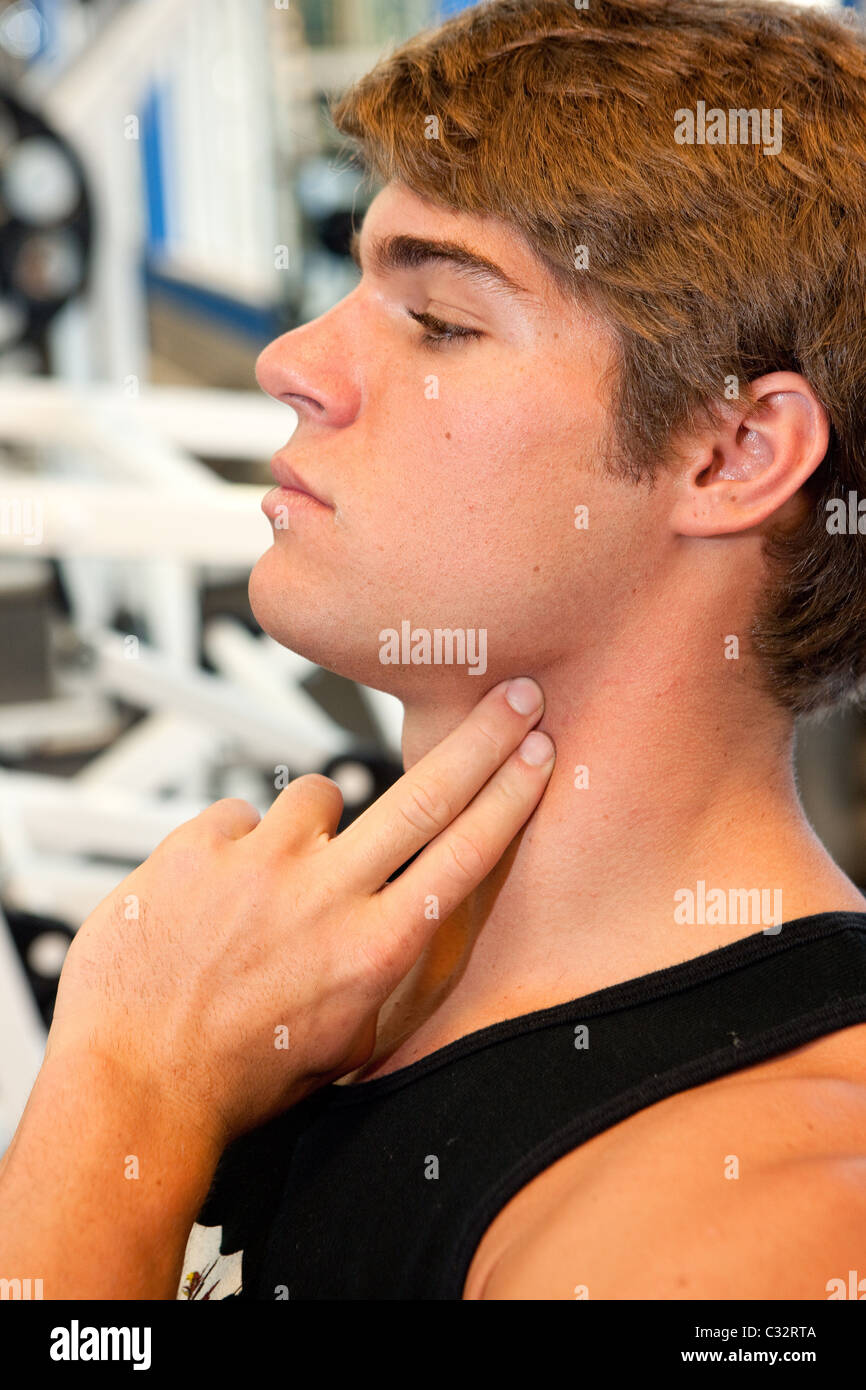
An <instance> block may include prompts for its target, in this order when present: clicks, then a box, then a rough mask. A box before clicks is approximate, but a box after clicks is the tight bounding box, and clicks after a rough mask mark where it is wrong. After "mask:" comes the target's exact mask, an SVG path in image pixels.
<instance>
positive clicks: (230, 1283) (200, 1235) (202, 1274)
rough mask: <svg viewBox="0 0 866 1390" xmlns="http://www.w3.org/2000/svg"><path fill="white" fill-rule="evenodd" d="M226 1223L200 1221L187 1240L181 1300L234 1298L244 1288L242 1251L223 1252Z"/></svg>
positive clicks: (180, 1287)
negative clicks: (221, 1250)
mask: <svg viewBox="0 0 866 1390" xmlns="http://www.w3.org/2000/svg"><path fill="white" fill-rule="evenodd" d="M222 1237H223V1228H222V1226H199V1224H198V1223H197V1222H196V1223H195V1225H194V1226H193V1228H192V1230H191V1231H190V1234H189V1240H188V1241H187V1243H186V1253H185V1254H184V1257H183V1273H182V1274H181V1276H180V1284H179V1285H178V1290H177V1297H178V1298H179V1299H182V1298H189V1299H193V1298H195V1299H201V1300H202V1301H204V1300H206V1299H209V1298H231V1296H232V1294H235V1293H240V1290H241V1260H242V1258H243V1251H242V1250H235V1251H233V1252H232V1254H231V1255H221V1254H220V1244H221V1242H222Z"/></svg>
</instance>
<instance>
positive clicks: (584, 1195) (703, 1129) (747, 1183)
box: [467, 1027, 866, 1300]
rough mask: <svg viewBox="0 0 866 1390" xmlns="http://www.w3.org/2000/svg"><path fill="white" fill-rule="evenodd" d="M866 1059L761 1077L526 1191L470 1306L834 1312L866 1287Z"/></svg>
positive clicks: (568, 1165)
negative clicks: (751, 1307)
mask: <svg viewBox="0 0 866 1390" xmlns="http://www.w3.org/2000/svg"><path fill="white" fill-rule="evenodd" d="M846 1031H847V1032H848V1033H849V1034H851V1035H855V1034H856V1035H857V1038H858V1040H860V1039H862V1038H863V1033H864V1029H863V1028H862V1027H858V1029H851V1030H846ZM821 1041H823V1040H821ZM850 1043H851V1038H848V1039H845V1040H844V1042H843V1043H842V1048H843V1051H844V1048H845V1047H848V1046H850ZM806 1051H807V1049H802V1050H801V1052H803V1053H805V1052H806ZM819 1051H820V1049H819ZM836 1054H838V1049H837V1050H836ZM836 1054H834V1055H836ZM810 1055H811V1054H810ZM838 1055H843V1054H838ZM791 1056H792V1057H793V1058H795V1059H798V1057H799V1054H791ZM862 1061H863V1058H862V1056H861V1058H860V1063H861V1065H859V1066H857V1067H856V1068H855V1071H854V1072H853V1073H852V1072H850V1071H849V1069H847V1068H846V1069H845V1071H846V1074H845V1075H820V1074H814V1072H815V1068H814V1066H811V1067H806V1068H805V1070H804V1069H803V1067H802V1066H801V1067H799V1068H798V1066H797V1065H796V1062H795V1065H794V1066H793V1067H792V1069H791V1070H789V1071H786V1070H785V1069H784V1066H782V1067H781V1068H779V1067H777V1068H775V1069H774V1068H773V1067H772V1065H770V1066H769V1067H767V1068H764V1067H755V1068H750V1069H748V1070H747V1071H744V1072H743V1073H741V1074H739V1075H738V1076H736V1077H734V1076H729V1077H725V1078H722V1079H721V1080H720V1081H719V1082H714V1083H710V1084H708V1085H705V1086H700V1087H696V1088H695V1089H694V1090H691V1091H687V1092H683V1093H680V1094H678V1095H676V1096H672V1097H670V1098H669V1099H667V1100H665V1101H662V1102H660V1103H658V1104H656V1105H653V1106H650V1107H648V1108H647V1109H646V1110H644V1111H641V1112H639V1113H638V1114H637V1115H634V1116H632V1117H631V1118H630V1119H628V1120H626V1121H624V1122H623V1123H622V1124H619V1125H616V1126H614V1127H613V1128H612V1129H610V1130H607V1131H605V1132H604V1133H603V1134H601V1135H598V1136H596V1138H595V1139H592V1140H590V1141H589V1142H588V1143H587V1144H585V1145H583V1146H581V1148H580V1149H578V1150H575V1151H574V1152H573V1153H571V1154H568V1155H566V1156H565V1158H563V1159H561V1160H560V1161H559V1163H557V1164H554V1165H553V1166H552V1167H551V1168H550V1169H548V1170H546V1172H545V1173H543V1174H541V1175H540V1180H536V1183H535V1184H530V1185H529V1186H530V1187H533V1186H535V1187H536V1191H535V1193H534V1194H532V1200H530V1201H529V1202H528V1203H527V1204H526V1205H525V1212H526V1219H525V1220H524V1221H522V1222H519V1223H517V1224H516V1225H514V1226H513V1227H512V1234H513V1238H512V1239H510V1240H508V1241H507V1242H506V1243H504V1244H502V1245H501V1247H500V1250H499V1252H498V1257H497V1258H496V1260H495V1262H493V1263H492V1264H491V1265H490V1267H489V1272H488V1273H487V1274H486V1275H485V1277H484V1279H483V1282H479V1284H478V1285H477V1291H476V1292H474V1293H467V1296H469V1297H476V1298H483V1299H545V1300H546V1299H574V1298H590V1299H707V1298H717V1299H752V1298H756V1299H790V1298H794V1299H826V1298H827V1297H828V1296H829V1290H830V1289H832V1288H833V1287H834V1285H833V1284H832V1283H831V1281H833V1280H838V1279H840V1278H841V1279H844V1280H847V1278H848V1271H849V1270H851V1269H862V1273H863V1275H864V1276H866V1267H864V1266H863V1250H864V1248H866V1068H864V1067H863V1066H862ZM819 1071H820V1067H819ZM861 1071H862V1072H863V1077H862V1079H861V1077H860V1075H859V1073H860V1072H861ZM525 1191H526V1193H527V1196H530V1194H529V1189H526V1190H525ZM545 1192H546V1193H547V1195H548V1197H549V1198H550V1200H545V1197H544V1193H545ZM522 1197H523V1194H518V1201H519V1199H520V1198H522Z"/></svg>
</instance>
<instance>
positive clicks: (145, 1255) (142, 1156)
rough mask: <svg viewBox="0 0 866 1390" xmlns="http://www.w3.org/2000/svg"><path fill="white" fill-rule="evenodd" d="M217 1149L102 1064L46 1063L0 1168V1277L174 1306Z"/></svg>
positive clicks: (54, 1291) (83, 1060) (159, 1100)
mask: <svg viewBox="0 0 866 1390" xmlns="http://www.w3.org/2000/svg"><path fill="white" fill-rule="evenodd" d="M218 1158H219V1146H218V1145H217V1144H216V1143H215V1142H214V1141H213V1140H212V1139H211V1138H209V1137H208V1136H206V1135H205V1134H204V1133H202V1132H201V1131H200V1130H199V1129H198V1128H197V1127H196V1126H195V1125H194V1124H192V1123H191V1122H189V1121H188V1120H187V1118H186V1117H185V1116H183V1115H182V1113H181V1112H179V1111H178V1110H177V1109H174V1108H172V1107H171V1106H170V1104H169V1102H168V1100H167V1098H166V1097H165V1096H162V1095H160V1094H158V1093H155V1092H150V1093H142V1091H141V1089H139V1088H136V1087H133V1086H132V1085H131V1084H130V1080H129V1077H128V1074H127V1073H125V1072H124V1071H123V1069H122V1068H121V1067H119V1066H117V1065H115V1064H113V1063H111V1062H109V1061H106V1060H104V1059H99V1058H95V1057H89V1056H88V1057H77V1058H76V1059H75V1062H74V1064H73V1063H72V1062H71V1061H69V1060H66V1059H64V1061H63V1062H59V1061H46V1062H45V1063H44V1065H43V1068H42V1070H41V1072H40V1073H39V1077H38V1079H37V1082H36V1085H35V1086H34V1088H33V1092H32V1094H31V1096H30V1100H29V1101H28V1104H27V1109H26V1110H25V1113H24V1115H23V1117H22V1120H21V1124H20V1125H19V1127H18V1130H17V1132H16V1134H15V1137H14V1139H13V1141H12V1143H11V1144H10V1146H9V1149H8V1151H7V1153H6V1155H5V1157H4V1160H3V1162H2V1164H0V1279H4V1278H5V1279H27V1278H29V1279H31V1280H33V1279H41V1280H42V1291H43V1296H44V1297H45V1298H46V1299H64V1298H72V1299H78V1298H81V1299H100V1298H108V1299H136V1298H141V1299H169V1298H174V1296H175V1293H176V1290H177V1284H178V1280H179V1278H180V1274H181V1264H182V1260H183V1252H184V1249H185V1246H186V1241H187V1237H188V1235H189V1231H190V1228H191V1226H192V1224H193V1222H194V1220H195V1217H196V1215H197V1213H198V1211H199V1209H200V1207H201V1205H202V1203H203V1201H204V1198H205V1196H206V1194H207V1190H208V1187H209V1186H210V1182H211V1179H212V1177H213V1172H214V1169H215V1167H216V1163H217V1160H218Z"/></svg>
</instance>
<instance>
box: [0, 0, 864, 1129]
mask: <svg viewBox="0 0 866 1390" xmlns="http://www.w3.org/2000/svg"><path fill="white" fill-rule="evenodd" d="M463 8H466V6H465V4H463V3H460V0H451V2H450V3H449V0H207V3H206V4H205V3H204V0H0V644H2V650H3V651H4V652H5V657H6V659H5V660H4V661H3V662H2V663H0V1151H2V1149H3V1148H5V1145H6V1143H7V1141H8V1139H9V1138H10V1137H11V1134H12V1132H13V1130H14V1128H15V1125H16V1124H17V1121H18V1118H19V1116H20V1112H21V1110H22V1109H23V1106H24V1102H25V1100H26V1097H27V1095H28V1093H29V1090H30V1087H31V1086H32V1083H33V1080H34V1078H35V1075H36V1072H37V1070H38V1067H39V1065H40V1062H41V1058H42V1052H43V1049H44V1042H45V1031H46V1027H47V1024H48V1023H49V1022H50V1018H51V1010H52V1006H53V1000H54V995H55V990H56V983H57V977H58V975H59V972H60V968H61V966H62V963H63V958H64V955H65V952H66V949H67V947H68V943H69V941H70V940H71V938H72V935H73V933H74V932H75V930H76V928H77V927H78V925H79V924H80V923H81V921H82V920H83V919H84V918H85V917H86V916H87V915H88V914H89V913H90V912H91V911H92V909H93V908H94V907H95V906H96V904H97V903H98V902H99V901H100V900H101V899H102V898H103V897H104V896H105V895H106V894H107V893H109V892H110V891H111V890H112V889H113V888H114V887H115V886H116V885H117V883H118V882H119V881H120V880H121V879H123V878H124V877H125V876H126V875H127V873H129V872H130V870H131V869H132V868H133V867H134V866H135V865H136V864H138V863H140V862H141V860H142V859H144V858H146V857H147V855H148V854H149V853H150V852H151V850H152V849H153V847H154V846H155V845H156V844H157V843H158V841H159V840H161V839H162V838H163V837H164V836H165V835H166V834H168V832H169V831H170V830H171V829H173V828H174V826H176V825H177V824H179V823H180V822H181V821H183V820H187V819H188V818H189V817H190V816H192V815H195V814H196V813H197V812H198V811H199V810H201V809H202V808H203V807H204V806H205V805H207V804H208V803H209V802H211V801H213V800H214V799H216V798H217V797H221V796H242V797H244V798H246V799H247V800H249V801H251V802H253V803H254V804H255V805H257V806H258V807H259V809H260V810H261V811H262V812H264V811H265V810H266V809H267V807H268V805H270V803H271V801H272V800H273V798H274V797H275V796H276V795H277V794H278V792H279V790H281V788H282V786H284V785H285V784H286V782H287V781H288V780H289V779H290V778H292V777H295V776H297V775H299V774H301V773H304V772H309V771H319V772H324V773H326V774H327V775H328V776H331V777H334V778H335V780H337V781H338V783H339V784H340V786H341V788H342V790H343V794H344V798H345V807H346V809H345V813H344V821H343V823H344V824H345V823H347V822H348V821H349V820H351V819H352V818H354V816H355V815H357V814H359V812H360V811H362V810H363V809H364V808H365V807H366V806H367V805H369V804H370V802H371V801H372V800H374V799H375V798H376V797H377V796H378V795H380V794H381V792H382V791H384V789H385V788H386V787H387V786H388V785H389V784H390V782H391V781H393V780H394V778H395V777H397V776H398V775H399V774H400V772H401V770H402V769H401V765H400V760H399V748H400V724H401V706H400V705H399V703H398V702H397V701H396V700H394V699H392V698H391V697H390V696H386V695H382V694H380V693H378V692H375V691H371V690H368V689H366V688H362V687H359V686H356V685H353V684H352V683H350V682H347V681H344V680H341V679H340V678H339V677H337V676H334V675H332V674H330V673H327V672H324V671H322V670H320V669H318V668H316V667H314V666H312V665H311V663H309V662H307V661H306V660H304V659H303V658H301V657H299V656H297V655H296V654H294V653H292V652H289V651H286V650H285V649H283V648H281V647H279V646H277V645H276V644H275V643H274V642H272V641H271V639H270V638H268V637H267V636H266V635H265V634H263V633H262V632H261V630H260V629H259V628H258V626H257V624H256V622H255V620H254V619H253V617H252V614H251V612H250V609H249V605H248V600H247V580H248V576H249V571H250V569H251V567H252V565H253V564H254V563H255V561H256V560H257V559H258V557H259V556H260V555H261V554H262V553H263V552H264V550H266V549H267V548H268V546H269V545H270V543H271V529H270V525H269V523H268V522H267V521H266V520H265V518H264V517H263V516H262V514H261V511H260V504H261V499H262V496H263V494H264V491H265V490H267V488H268V487H269V486H271V485H272V481H273V480H272V478H271V475H270V472H269V469H268V460H269V459H270V458H271V456H272V454H273V453H274V452H275V450H276V449H278V448H279V447H281V446H282V445H283V444H284V443H285V442H286V439H287V436H288V434H289V433H290V432H291V423H290V422H291V419H292V417H291V414H290V412H289V411H288V410H287V409H286V408H285V406H282V405H277V404H276V403H275V402H273V401H270V400H269V399H268V398H266V397H264V396H263V395H262V393H261V392H260V391H259V390H258V388H257V387H256V383H255V378H254V364H255V360H256V357H257V356H258V354H259V352H260V351H261V349H262V348H263V347H264V346H265V344H266V343H267V342H269V341H270V340H271V339H272V338H273V337H275V336H277V335H278V334H280V333H283V332H286V331H287V330H289V329H291V328H293V327H296V326H297V325H298V324H301V323H304V322H306V321H308V320H310V319H312V318H315V317H317V316H318V315H319V314H321V313H323V312H325V311H326V310H327V309H328V308H330V307H331V306H332V305H333V304H334V303H336V302H337V301H338V300H339V299H341V298H342V297H343V296H344V295H345V294H347V293H348V292H349V291H350V290H351V289H352V288H353V287H354V285H355V284H356V283H357V272H356V270H355V267H354V265H353V263H352V261H351V259H350V257H349V254H348V243H349V235H350V232H351V229H352V219H353V215H354V217H355V219H356V220H358V219H360V217H361V216H362V214H363V212H364V208H365V197H369V195H368V194H365V192H364V189H363V187H362V185H361V181H360V171H359V169H357V168H356V167H354V166H353V165H352V163H351V160H349V159H347V158H346V156H345V154H344V153H341V152H340V146H339V144H338V142H337V139H336V137H335V134H334V132H333V131H332V129H331V127H330V125H329V122H328V118H327V102H328V99H329V97H331V96H332V95H334V94H335V93H339V92H340V91H341V90H342V89H343V88H344V87H345V86H347V85H348V84H349V83H350V82H351V81H352V80H354V79H355V78H356V77H358V76H360V75H361V74H362V73H364V72H365V71H366V70H367V69H368V68H370V67H371V66H372V65H373V64H374V63H375V62H376V60H377V59H378V58H379V57H380V56H381V55H382V54H383V53H384V52H385V51H387V50H388V49H389V48H390V47H392V46H393V45H395V44H396V43H398V42H400V41H401V40H403V39H404V38H406V37H408V36H409V35H410V34H412V33H413V32H415V31H416V30H418V29H420V28H423V27H425V26H427V25H429V24H432V23H434V22H436V20H437V19H439V18H440V17H444V16H446V15H447V14H450V13H452V12H456V11H457V10H459V9H463ZM163 498H165V499H166V500H165V501H163V500H162V499H163ZM133 508H134V511H132V509H133ZM130 515H134V516H135V518H136V524H135V526H133V527H131V526H130V525H129V517H130ZM798 762H799V776H800V783H801V791H802V795H803V799H804V801H805V803H806V807H807V810H808V812H809V815H810V817H811V819H812V821H813V824H814V825H815V827H816V829H817V830H818V833H819V834H820V835H821V837H822V838H823V839H824V841H825V843H826V844H827V845H828V847H829V848H830V850H831V852H832V853H833V855H834V856H835V858H836V859H837V860H838V862H839V863H841V864H842V866H843V867H844V868H845V869H846V871H847V872H848V873H849V874H850V875H851V876H852V877H853V878H854V879H855V880H856V881H857V882H858V883H859V884H860V885H861V886H866V720H864V717H863V716H862V715H857V714H845V715H840V716H836V717H834V718H832V719H829V720H826V721H823V722H821V723H811V724H809V725H808V726H804V727H803V729H802V730H801V734H800V739H799V751H798Z"/></svg>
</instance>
